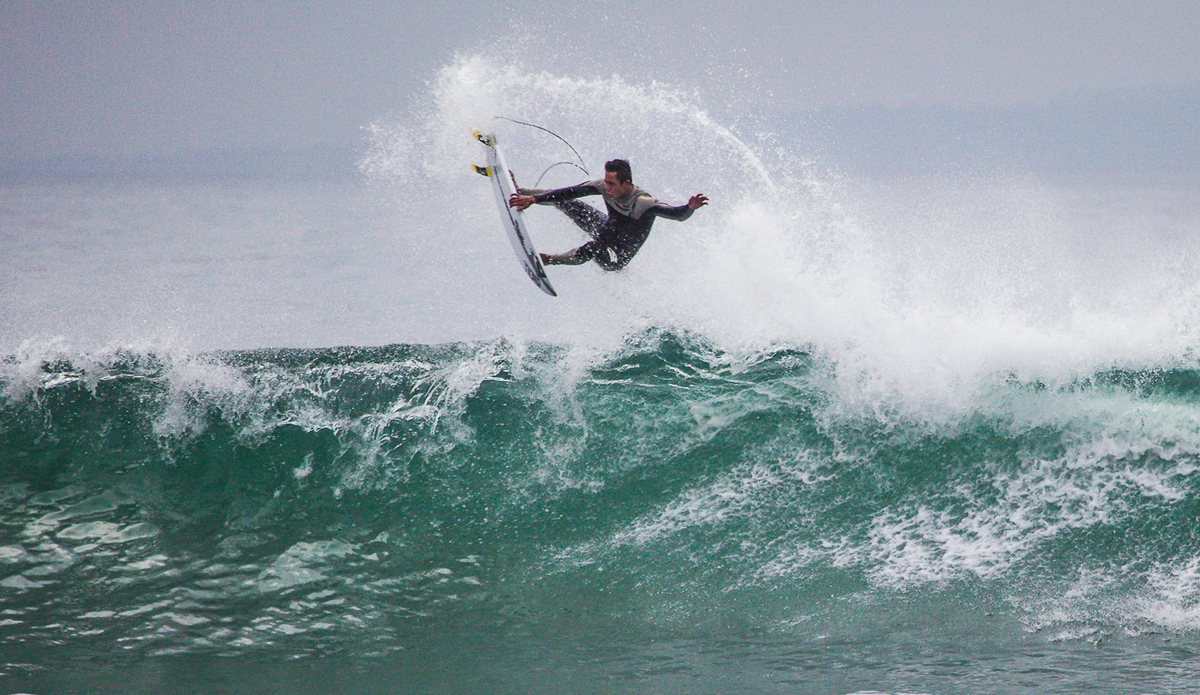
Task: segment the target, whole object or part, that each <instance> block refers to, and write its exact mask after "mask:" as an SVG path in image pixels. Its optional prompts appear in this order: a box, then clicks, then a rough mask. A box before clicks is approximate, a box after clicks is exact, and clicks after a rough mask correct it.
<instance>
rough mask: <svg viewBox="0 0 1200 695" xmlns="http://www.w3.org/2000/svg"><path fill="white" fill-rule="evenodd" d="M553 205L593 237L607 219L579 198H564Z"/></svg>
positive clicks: (597, 233) (598, 232)
mask: <svg viewBox="0 0 1200 695" xmlns="http://www.w3.org/2000/svg"><path fill="white" fill-rule="evenodd" d="M554 207H556V208H558V209H559V210H562V212H563V214H564V215H566V216H567V217H570V218H571V221H572V222H574V223H575V224H577V225H579V228H580V229H582V230H583V231H585V232H587V233H588V236H590V237H591V238H593V239H595V238H596V237H597V236H598V235H599V234H600V228H601V227H603V226H604V223H605V222H606V221H607V220H608V218H607V217H605V215H604V213H602V212H600V211H599V210H597V209H596V208H594V207H592V206H591V205H588V204H587V203H584V202H582V201H579V200H564V201H561V202H558V203H554ZM581 262H583V263H586V262H587V261H581Z"/></svg>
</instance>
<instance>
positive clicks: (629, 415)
mask: <svg viewBox="0 0 1200 695" xmlns="http://www.w3.org/2000/svg"><path fill="white" fill-rule="evenodd" d="M727 111H729V109H724V108H720V107H713V106H710V105H708V104H707V103H706V102H705V100H704V98H703V96H702V95H700V94H699V93H696V92H692V91H688V90H686V89H682V88H680V87H678V86H673V85H667V84H659V83H654V82H640V81H634V80H632V79H628V78H625V77H622V76H620V75H613V76H608V77H597V76H594V75H578V74H564V73H554V72H548V71H544V70H540V69H536V68H533V67H530V66H528V65H525V64H522V63H520V62H519V61H517V60H514V59H512V58H511V57H509V56H508V55H507V54H500V55H498V54H495V53H486V52H485V53H474V54H468V53H464V54H461V55H459V56H457V57H455V58H454V59H453V60H450V61H448V62H447V63H446V65H444V66H443V67H442V68H441V69H440V70H439V71H438V73H437V75H436V76H435V78H434V79H432V80H431V81H430V82H429V84H428V85H427V88H426V90H425V91H423V92H422V93H421V94H419V95H416V96H415V97H414V98H413V100H412V103H411V104H410V105H409V106H407V107H406V108H405V109H404V110H402V111H399V112H397V114H393V115H390V116H386V117H381V118H380V119H379V120H377V121H376V122H374V123H371V124H368V125H366V127H365V129H364V134H365V137H366V145H365V146H364V150H363V152H362V153H361V157H360V159H359V169H360V171H359V172H358V177H357V178H356V179H355V180H354V181H352V182H319V183H313V182H302V183H263V182H220V183H212V184H198V183H193V184H181V183H170V182H144V181H143V182H117V183H106V184H54V185H40V184H22V185H15V184H14V185H9V186H6V187H3V188H0V230H2V237H3V238H4V240H5V247H6V254H5V255H4V257H3V258H2V259H0V283H2V286H3V292H2V293H0V476H2V479H0V499H2V500H3V505H2V506H0V596H2V597H3V602H2V604H0V683H3V684H4V687H5V689H6V690H9V691H14V692H17V691H26V692H122V693H125V692H155V693H170V692H180V693H183V692H188V693H191V692H204V691H238V692H243V691H244V692H260V691H261V692H330V691H339V692H363V693H374V692H446V693H458V692H461V693H475V692H513V693H518V692H519V693H543V692H544V693H549V692H596V693H621V692H630V693H633V692H639V693H640V692H661V693H674V692H678V693H683V692H687V693H693V692H711V693H726V692H728V693H733V692H789V693H790V692H804V693H867V692H875V693H879V692H886V693H899V692H906V693H972V694H974V693H980V694H983V693H1053V692H1062V693H1076V692H1096V693H1143V692H1154V693H1185V692H1192V691H1194V688H1195V683H1197V682H1200V536H1198V535H1197V532H1196V526H1195V519H1196V518H1197V513H1198V512H1200V362H1198V360H1197V352H1196V350H1197V348H1198V347H1200V324H1198V322H1197V319H1198V318H1200V317H1198V316H1197V306H1200V304H1198V302H1197V289H1198V284H1197V279H1198V266H1197V260H1198V251H1200V241H1198V240H1197V239H1196V238H1195V230H1196V229H1197V223H1198V222H1200V193H1197V189H1196V188H1195V187H1194V185H1193V184H1194V181H1179V180H1176V179H1172V178H1171V177H1162V178H1160V179H1155V180H1151V181H1147V180H1145V179H1144V178H1143V179H1137V180H1134V179H1129V180H1126V179H1125V178H1122V177H1120V176H1107V177H1104V178H1096V177H1091V178H1089V177H1078V176H1077V177H1058V178H1048V177H1042V176H1036V175H1033V174H1028V173H1020V172H1019V170H1011V169H1009V170H1001V171H987V172H980V171H970V172H954V171H949V172H947V171H942V172H937V173H930V174H928V175H921V176H910V177H903V178H901V177H893V178H887V177H868V176H855V175H853V174H848V173H845V172H839V171H837V170H836V169H835V168H833V167H830V166H829V165H827V164H826V163H823V162H822V160H821V159H820V158H819V157H816V156H814V155H813V154H812V151H811V150H810V149H809V148H807V147H806V144H805V143H804V142H803V141H800V140H797V139H796V138H794V137H793V136H792V135H790V134H789V133H790V131H789V130H788V128H787V127H786V125H785V124H781V123H779V122H777V121H776V120H772V118H770V117H767V116H761V115H754V114H749V113H743V112H738V113H736V114H734V115H730V116H726V115H719V114H721V113H722V112H727ZM498 116H500V117H503V118H497V117H498ZM514 121H522V122H527V123H535V124H540V125H542V126H544V127H549V128H552V129H553V130H554V131H555V132H556V133H558V134H560V135H562V136H563V137H565V138H567V139H568V140H569V141H570V144H571V145H572V146H573V147H574V148H575V149H576V150H577V151H578V153H579V155H580V156H581V158H582V160H583V162H584V164H585V165H586V166H587V167H588V168H590V169H591V172H592V173H593V174H597V175H598V172H599V171H600V168H601V166H602V164H603V162H604V161H605V160H606V159H610V158H613V157H616V156H624V157H628V158H629V159H630V160H631V161H632V164H633V168H634V176H635V181H636V182H637V184H638V185H639V186H642V187H644V188H646V189H647V190H649V191H651V192H652V193H653V194H654V195H655V196H656V197H658V198H659V199H661V200H663V201H665V202H667V203H668V204H678V203H680V202H683V201H685V200H686V199H687V198H688V196H690V195H691V194H693V193H698V192H703V193H705V194H707V195H708V196H709V197H710V199H711V203H710V205H709V206H708V207H706V208H703V209H702V210H700V211H698V212H697V213H696V214H695V215H694V216H693V217H692V218H691V219H690V220H689V221H687V222H686V223H680V224H677V223H673V222H671V221H667V220H661V221H659V222H658V223H657V224H656V225H655V228H654V231H653V232H652V234H651V237H650V239H649V241H648V242H647V244H646V246H645V247H644V248H643V250H642V251H641V253H639V255H638V256H637V257H636V259H635V260H634V261H633V262H632V263H631V264H630V265H629V267H628V268H627V269H625V270H623V271H621V272H620V273H615V274H612V273H603V272H601V271H600V270H598V269H596V268H594V267H591V266H585V267H579V268H557V267H556V268H550V269H549V271H550V278H551V281H552V282H553V283H554V285H555V287H556V289H557V290H558V291H559V295H560V296H559V297H558V298H556V299H555V298H550V297H546V296H544V295H542V294H541V293H540V292H538V290H537V289H536V288H535V287H534V286H533V285H532V284H531V283H529V281H528V279H527V278H526V277H525V276H524V274H523V273H522V271H521V269H520V268H519V266H518V264H517V263H516V261H515V259H514V258H513V257H512V253H511V250H510V249H509V247H508V242H507V240H506V239H505V238H504V235H503V233H502V232H501V230H500V228H499V225H498V222H497V220H496V211H495V209H494V204H493V201H492V199H491V197H490V193H489V190H488V188H487V186H488V184H487V181H486V180H483V179H482V178H481V177H479V176H477V175H476V174H474V173H473V172H472V171H471V169H470V165H471V164H477V163H480V161H481V160H482V149H481V148H480V146H479V144H478V143H477V142H475V141H474V139H473V138H472V137H471V135H470V134H471V131H472V130H473V129H482V130H487V131H492V132H495V133H496V134H497V137H498V138H499V139H500V142H501V143H502V144H503V146H504V147H505V149H506V154H507V157H508V158H509V160H510V164H511V165H512V166H513V167H514V173H515V175H516V176H517V177H518V180H519V181H520V182H521V183H522V184H526V185H532V184H533V183H534V181H537V180H538V179H539V178H540V179H541V181H540V185H541V186H543V187H546V186H560V185H569V184H573V183H578V181H579V180H580V179H581V178H582V173H581V172H579V171H578V170H577V169H574V168H573V167H569V166H562V165H558V163H559V162H562V161H566V160H571V159H573V154H572V152H571V151H570V150H569V149H568V148H567V147H566V146H564V144H563V143H562V142H561V141H559V140H557V139H556V138H554V137H552V136H550V135H548V134H547V133H546V132H544V131H542V130H539V129H536V128H530V127H527V126H522V125H521V124H519V123H516V122H514ZM527 220H528V222H529V224H530V228H531V230H532V234H533V236H534V241H535V243H536V244H537V245H538V247H539V250H542V251H547V252H561V251H563V250H566V249H568V248H571V247H573V246H575V245H578V243H580V242H581V241H582V239H581V234H580V232H579V231H578V230H577V229H576V228H574V227H573V225H572V224H571V223H570V222H568V221H567V220H566V219H565V218H563V217H562V216H561V215H559V214H557V213H556V212H555V211H553V210H550V209H545V208H535V209H533V210H531V211H530V212H529V213H527Z"/></svg>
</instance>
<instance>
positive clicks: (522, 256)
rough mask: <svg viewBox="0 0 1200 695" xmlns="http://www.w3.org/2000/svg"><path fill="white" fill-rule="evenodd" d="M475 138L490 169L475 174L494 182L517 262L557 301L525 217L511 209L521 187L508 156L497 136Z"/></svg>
mask: <svg viewBox="0 0 1200 695" xmlns="http://www.w3.org/2000/svg"><path fill="white" fill-rule="evenodd" d="M474 135H475V138H476V139H477V140H479V142H481V143H483V145H484V147H486V148H487V166H486V167H480V166H477V167H475V171H476V172H478V173H480V174H483V175H485V176H487V177H488V178H490V179H491V180H492V192H493V193H495V194H496V204H497V205H499V206H500V221H501V222H502V223H503V224H504V231H506V232H508V240H509V241H510V242H512V247H513V252H514V253H516V254H517V260H519V261H520V262H521V266H522V267H523V268H525V274H526V275H528V276H529V279H530V280H533V284H535V285H537V286H538V287H539V288H540V289H541V290H542V291H543V292H545V293H546V294H548V295H550V296H551V297H557V296H558V293H557V292H555V291H554V288H553V287H551V286H550V281H549V280H548V279H547V278H546V269H545V268H543V267H542V259H541V258H539V257H538V253H537V249H535V248H533V242H532V241H530V240H529V231H528V230H527V229H526V228H525V218H524V216H523V215H522V214H521V212H520V211H519V210H514V209H512V208H511V207H509V206H508V199H509V197H510V196H512V195H513V194H514V193H516V192H517V185H516V183H514V182H513V180H512V178H511V177H510V175H509V170H508V165H507V164H506V163H505V162H504V155H503V154H501V153H500V148H499V147H497V146H496V136H494V135H490V134H484V133H480V132H479V131H474Z"/></svg>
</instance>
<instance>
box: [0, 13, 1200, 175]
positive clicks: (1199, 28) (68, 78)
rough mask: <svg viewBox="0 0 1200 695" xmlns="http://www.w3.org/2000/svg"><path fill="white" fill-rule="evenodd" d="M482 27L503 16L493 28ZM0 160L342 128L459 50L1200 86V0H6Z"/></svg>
mask: <svg viewBox="0 0 1200 695" xmlns="http://www.w3.org/2000/svg"><path fill="white" fill-rule="evenodd" d="M491 27H500V28H499V29H492V28H491ZM0 32H2V33H0V98H2V99H3V103H2V108H0V160H9V161H13V160H19V159H28V158H39V157H47V156H61V155H70V156H97V157H156V156H170V155H173V154H179V153H187V152H202V151H209V150H221V149H230V150H234V149H242V148H250V147H261V148H278V147H284V148H310V147H322V146H325V147H350V146H353V145H354V144H355V143H358V142H359V141H360V138H361V133H360V129H361V127H362V126H363V125H365V124H367V123H369V122H370V121H372V120H375V119H377V118H379V117H381V116H384V115H386V114H388V113H389V112H394V111H396V110H398V109H401V108H402V107H404V106H405V104H406V102H407V100H408V99H410V95H411V94H412V93H413V92H414V90H417V89H420V88H421V85H422V84H423V83H424V81H425V80H428V79H429V78H430V77H432V76H433V74H434V71H435V70H436V69H437V67H438V66H439V65H442V64H444V63H445V62H446V61H448V60H449V59H450V58H451V57H452V55H453V54H454V53H455V52H456V51H457V52H471V51H475V50H480V49H483V48H485V47H487V46H489V45H492V44H494V42H495V41H496V40H497V37H500V38H502V39H503V38H506V37H517V36H523V37H525V38H526V43H525V44H524V45H526V46H536V47H537V48H536V50H535V51H531V52H527V53H526V54H525V55H524V58H525V60H527V61H531V62H533V63H536V64H538V65H539V66H541V67H544V68H546V69H548V70H552V71H559V72H565V73H575V74H580V75H585V76H587V75H611V74H620V75H622V76H624V77H625V79H627V80H629V81H633V82H640V81H647V82H648V81H650V80H655V79H657V80H660V81H667V82H672V83H675V84H680V85H683V86H685V87H692V88H696V89H698V90H700V92H701V93H702V94H710V95H713V98H714V99H715V100H717V101H721V100H729V99H731V98H733V97H734V95H739V94H740V95H742V97H743V98H745V99H749V100H751V101H754V102H756V104H757V105H758V106H761V107H763V108H768V109H771V110H775V111H779V112H792V111H804V110H813V109H828V108H842V109H845V108H855V107H885V108H909V107H924V106H934V105H941V106H952V107H957V108H975V107H998V106H999V107H1003V106H1013V105H1027V104H1029V103H1031V102H1033V103H1037V102H1046V101H1050V100H1054V99H1058V98H1063V97H1070V96H1072V95H1076V96H1077V95H1081V94H1086V93H1088V92H1093V91H1096V90H1102V91H1109V92H1114V93H1116V92H1121V91H1123V90H1137V89H1143V88H1158V89H1179V88H1184V89H1197V88H1200V3H1198V2H1196V1H1195V0H1186V1H1179V2H1175V1H1143V2H1048V1H1045V0H1040V1H1036V2H1028V1H1020V0H1016V1H1012V0H1010V1H1009V2H964V1H962V0H958V1H955V2H927V1H924V2H767V3H765V4H764V5H763V6H762V7H761V8H757V9H750V8H748V7H747V5H745V4H743V3H732V2H730V3H716V2H658V3H646V4H638V3H631V2H619V1H612V2H603V1H600V2H589V3H562V2H555V3H545V2H536V1H534V2H521V3H515V4H514V5H512V6H506V5H505V4H501V3H495V2H461V3H433V2H403V3H394V2H361V3H342V2H337V3H245V2H240V1H238V2H229V1H225V0H210V1H208V2H203V3H181V2H164V1H163V0H152V1H149V2H147V1H144V0H125V1H114V2H97V1H88V0H84V1H81V2H59V1H51V0H37V1H29V0H8V1H7V2H4V3H2V4H0Z"/></svg>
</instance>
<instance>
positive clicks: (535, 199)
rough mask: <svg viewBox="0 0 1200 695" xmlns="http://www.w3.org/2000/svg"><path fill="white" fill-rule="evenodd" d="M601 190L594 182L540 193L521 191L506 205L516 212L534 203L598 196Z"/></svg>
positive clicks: (534, 190)
mask: <svg viewBox="0 0 1200 695" xmlns="http://www.w3.org/2000/svg"><path fill="white" fill-rule="evenodd" d="M602 191H603V188H597V187H596V183H595V182H594V181H589V182H588V183H581V184H579V185H578V186H567V187H566V188H555V189H554V190H551V191H541V190H537V189H522V190H520V191H518V192H517V194H516V195H514V196H512V197H510V198H509V199H508V204H509V205H510V206H512V207H514V208H516V209H518V210H524V209H525V208H527V207H529V206H530V205H533V204H535V203H558V202H561V201H564V200H574V199H576V198H582V197H584V196H588V195H599V194H600V193H601V192H602Z"/></svg>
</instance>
